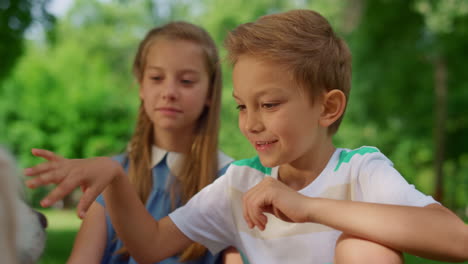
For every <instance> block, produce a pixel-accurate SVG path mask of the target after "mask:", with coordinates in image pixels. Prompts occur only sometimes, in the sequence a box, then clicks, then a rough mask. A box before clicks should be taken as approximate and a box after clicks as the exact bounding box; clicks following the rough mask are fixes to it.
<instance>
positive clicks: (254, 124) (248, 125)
mask: <svg viewBox="0 0 468 264" xmlns="http://www.w3.org/2000/svg"><path fill="white" fill-rule="evenodd" d="M245 129H246V130H247V131H248V132H250V133H258V132H260V131H262V130H263V129H264V126H263V123H262V121H261V118H260V117H259V116H258V115H257V114H255V113H252V114H249V115H248V116H247V117H246V122H245Z"/></svg>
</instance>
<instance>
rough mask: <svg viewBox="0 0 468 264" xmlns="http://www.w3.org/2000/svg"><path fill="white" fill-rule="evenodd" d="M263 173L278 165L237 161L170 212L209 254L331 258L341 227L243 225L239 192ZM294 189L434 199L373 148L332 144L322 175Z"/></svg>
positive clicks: (415, 202) (378, 199) (408, 201)
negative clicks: (228, 251)
mask: <svg viewBox="0 0 468 264" xmlns="http://www.w3.org/2000/svg"><path fill="white" fill-rule="evenodd" d="M264 177H273V178H276V179H277V177H278V167H275V168H267V167H264V166H263V165H262V164H261V163H260V160H259V158H258V157H255V158H252V159H247V160H241V161H236V162H234V163H232V164H231V165H230V166H229V168H228V170H227V171H226V174H225V175H223V176H221V177H220V178H218V179H217V180H216V181H215V182H213V183H212V184H211V185H209V186H207V187H206V188H204V189H203V190H202V191H200V192H199V193H198V194H197V195H195V196H194V197H193V198H192V199H191V200H190V201H189V202H188V203H187V204H186V205H185V206H183V207H181V208H179V209H177V210H176V211H174V212H173V213H172V214H170V215H169V216H170V218H171V219H172V221H173V222H174V223H175V224H176V226H177V227H178V228H179V229H180V230H181V231H182V232H183V233H184V234H185V235H186V236H187V237H189V238H190V239H192V240H193V241H196V242H199V243H201V244H203V245H204V246H206V247H207V248H208V249H209V250H210V251H211V252H212V253H216V252H218V251H220V250H222V249H224V248H226V247H228V246H231V245H232V246H235V247H236V248H238V249H239V250H240V251H242V252H243V253H244V254H245V255H246V256H247V258H248V259H249V261H250V262H251V263H270V264H272V263H320V264H324V263H332V262H333V257H334V250H335V244H336V240H337V238H338V237H339V236H340V234H341V232H340V231H337V230H334V229H332V228H330V227H327V226H324V225H320V224H316V223H301V224H295V223H287V222H284V221H282V220H280V219H278V218H276V217H275V216H273V215H270V214H267V217H268V224H267V226H266V228H265V230H264V231H260V230H259V229H257V228H254V229H249V228H248V226H247V224H246V222H245V220H244V218H243V214H242V195H243V193H244V192H246V191H248V190H249V189H250V188H252V187H253V186H255V185H256V184H257V183H259V182H260V181H261V180H262V179H263V178H264ZM299 192H300V193H301V194H303V195H306V196H309V197H322V198H330V199H337V200H352V201H363V202H372V203H385V204H395V205H407V206H421V207H422V206H426V205H429V204H432V203H437V202H436V201H435V200H434V199H433V198H432V197H431V196H426V195H424V194H422V193H421V192H419V191H418V190H416V189H415V188H414V186H413V185H410V184H408V183H407V182H406V181H405V179H404V178H403V177H402V176H401V175H400V173H398V171H396V170H395V169H394V168H393V164H392V162H391V161H390V160H389V159H387V158H386V157H385V156H384V155H383V154H382V153H380V152H379V150H378V149H377V148H374V147H361V148H359V149H356V150H349V149H337V150H336V151H335V153H334V154H333V155H332V157H331V159H330V161H329V162H328V164H327V166H326V167H325V169H324V170H323V171H322V172H321V174H320V175H319V176H318V177H317V178H316V179H315V180H314V181H313V182H312V183H311V184H309V185H308V186H306V187H305V188H304V189H302V190H299ZM363 217H365V216H363Z"/></svg>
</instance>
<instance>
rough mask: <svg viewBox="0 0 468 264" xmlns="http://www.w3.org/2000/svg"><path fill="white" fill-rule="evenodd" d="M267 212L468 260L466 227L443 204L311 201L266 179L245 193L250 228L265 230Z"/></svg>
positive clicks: (437, 256) (438, 255)
mask: <svg viewBox="0 0 468 264" xmlns="http://www.w3.org/2000/svg"><path fill="white" fill-rule="evenodd" d="M264 213H271V214H274V215H276V216H277V217H279V218H281V219H283V220H285V221H290V222H314V223H320V224H323V225H327V226H330V227H332V228H334V229H337V230H340V231H343V232H344V233H345V234H348V235H351V236H355V237H358V238H363V239H367V240H370V241H373V242H376V243H379V244H382V245H385V246H388V247H390V248H393V249H396V250H398V251H402V252H408V253H411V254H414V255H417V256H421V257H425V258H430V259H435V260H444V261H464V260H467V259H468V226H467V225H466V224H464V223H463V221H461V220H460V219H459V218H458V217H457V216H456V215H454V214H453V213H452V212H450V211H449V210H448V209H446V208H445V207H443V206H441V205H439V204H430V205H428V206H426V207H412V206H399V205H387V204H377V203H366V202H356V201H344V200H333V199H325V198H312V197H307V196H303V195H302V194H300V193H298V192H296V191H294V190H292V189H290V188H289V187H287V186H286V185H284V184H283V183H281V182H279V181H277V180H274V179H272V178H271V177H266V178H265V179H264V180H263V181H262V182H260V183H259V184H258V185H256V186H255V187H254V188H252V189H251V190H249V191H248V192H247V193H246V194H245V195H244V218H245V219H246V221H247V223H248V225H249V227H251V228H253V227H254V226H257V227H258V228H260V229H261V230H263V229H264V228H265V226H266V225H267V218H266V216H265V215H264Z"/></svg>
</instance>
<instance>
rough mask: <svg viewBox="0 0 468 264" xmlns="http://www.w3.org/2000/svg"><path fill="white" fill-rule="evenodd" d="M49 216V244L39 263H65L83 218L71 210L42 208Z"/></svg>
mask: <svg viewBox="0 0 468 264" xmlns="http://www.w3.org/2000/svg"><path fill="white" fill-rule="evenodd" d="M39 211H41V212H42V213H44V214H45V215H46V216H47V220H48V223H49V225H48V228H47V245H46V248H45V251H44V254H42V258H41V261H40V262H39V264H63V263H65V262H66V261H67V259H68V256H69V255H70V252H71V249H72V246H73V242H74V240H75V235H76V232H77V231H78V228H79V227H80V224H81V220H80V219H79V218H78V217H77V216H76V213H75V211H71V210H52V209H50V210H41V209H39Z"/></svg>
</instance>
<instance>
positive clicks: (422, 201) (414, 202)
mask: <svg viewBox="0 0 468 264" xmlns="http://www.w3.org/2000/svg"><path fill="white" fill-rule="evenodd" d="M358 182H359V187H360V188H361V192H362V197H363V198H364V201H365V202H372V203H383V204H394V205H406V206H419V207H424V206H426V205H429V204H432V203H437V202H436V201H435V200H434V198H432V197H431V196H428V195H425V194H423V193H422V192H420V191H419V190H417V189H416V188H415V187H414V185H412V184H409V183H408V182H407V181H406V180H405V179H404V178H403V176H401V174H400V173H399V172H398V171H397V170H396V169H395V168H394V167H393V164H392V162H391V161H390V160H389V159H388V158H387V157H385V156H384V155H383V154H382V153H380V152H376V153H372V154H369V155H366V157H365V158H363V160H362V163H361V164H360V167H359V175H358Z"/></svg>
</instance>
